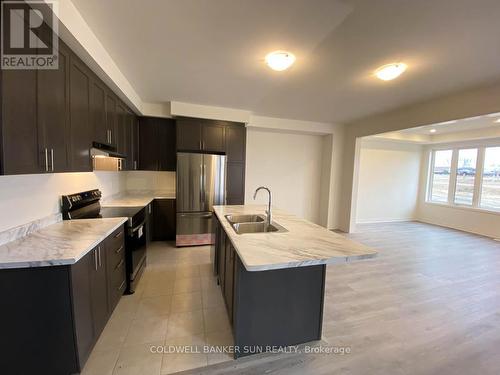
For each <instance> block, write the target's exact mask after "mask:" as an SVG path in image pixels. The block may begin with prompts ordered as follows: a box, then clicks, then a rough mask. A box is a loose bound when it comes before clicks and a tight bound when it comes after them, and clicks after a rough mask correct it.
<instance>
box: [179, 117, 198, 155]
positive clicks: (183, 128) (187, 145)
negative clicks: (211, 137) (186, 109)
mask: <svg viewBox="0 0 500 375" xmlns="http://www.w3.org/2000/svg"><path fill="white" fill-rule="evenodd" d="M200 123H201V121H200V120H199V119H191V118H179V119H177V121H176V124H177V150H178V151H201V125H200Z"/></svg>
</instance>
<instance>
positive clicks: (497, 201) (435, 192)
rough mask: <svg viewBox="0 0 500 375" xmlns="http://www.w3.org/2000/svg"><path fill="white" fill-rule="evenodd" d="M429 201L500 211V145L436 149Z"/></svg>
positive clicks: (433, 156)
mask: <svg viewBox="0 0 500 375" xmlns="http://www.w3.org/2000/svg"><path fill="white" fill-rule="evenodd" d="M429 179H430V180H429V193H428V201H430V202H437V203H445V204H454V205H460V206H470V207H480V208H482V209H487V210H500V147H474V148H459V149H458V148H457V149H448V150H433V151H432V154H431V173H429Z"/></svg>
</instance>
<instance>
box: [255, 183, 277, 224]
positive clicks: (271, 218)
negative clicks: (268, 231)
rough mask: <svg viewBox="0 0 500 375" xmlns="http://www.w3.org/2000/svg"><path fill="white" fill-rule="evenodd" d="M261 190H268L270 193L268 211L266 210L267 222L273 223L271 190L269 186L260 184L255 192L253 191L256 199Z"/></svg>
mask: <svg viewBox="0 0 500 375" xmlns="http://www.w3.org/2000/svg"><path fill="white" fill-rule="evenodd" d="M259 190H266V191H267V192H268V193H269V202H268V205H267V211H266V214H267V218H266V224H267V225H271V222H272V221H273V215H272V213H271V201H272V194H271V190H269V188H267V187H265V186H259V187H258V188H257V189H255V193H253V199H254V200H255V198H257V193H258V192H259Z"/></svg>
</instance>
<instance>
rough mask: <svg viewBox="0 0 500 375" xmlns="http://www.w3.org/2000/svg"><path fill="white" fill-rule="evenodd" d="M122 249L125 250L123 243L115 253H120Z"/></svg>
mask: <svg viewBox="0 0 500 375" xmlns="http://www.w3.org/2000/svg"><path fill="white" fill-rule="evenodd" d="M122 250H123V245H121V246H120V248H119V249H118V250H115V254H120V253H121V251H122Z"/></svg>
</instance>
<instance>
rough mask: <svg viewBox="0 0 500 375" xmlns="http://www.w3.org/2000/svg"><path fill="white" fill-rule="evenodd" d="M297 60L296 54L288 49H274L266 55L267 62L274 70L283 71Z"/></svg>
mask: <svg viewBox="0 0 500 375" xmlns="http://www.w3.org/2000/svg"><path fill="white" fill-rule="evenodd" d="M294 62H295V56H294V55H293V53H291V52H287V51H274V52H271V53H268V54H267V55H266V64H267V65H269V67H270V68H271V69H273V70H277V71H279V72H281V71H282V70H286V69H288V68H289V67H290V66H292V64H293V63H294Z"/></svg>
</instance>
